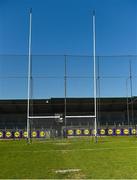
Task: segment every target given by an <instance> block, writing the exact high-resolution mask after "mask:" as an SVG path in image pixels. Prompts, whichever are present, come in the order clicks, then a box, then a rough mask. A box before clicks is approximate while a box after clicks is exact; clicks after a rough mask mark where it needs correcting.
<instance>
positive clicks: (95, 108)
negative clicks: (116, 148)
mask: <svg viewBox="0 0 137 180" xmlns="http://www.w3.org/2000/svg"><path fill="white" fill-rule="evenodd" d="M92 22H93V64H94V65H93V66H94V119H95V142H97V90H96V25H95V23H96V19H95V10H94V11H93V19H92Z"/></svg>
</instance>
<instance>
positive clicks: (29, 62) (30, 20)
mask: <svg viewBox="0 0 137 180" xmlns="http://www.w3.org/2000/svg"><path fill="white" fill-rule="evenodd" d="M92 21H93V66H94V70H93V71H94V81H93V82H94V83H93V84H94V114H93V115H83V116H82V115H81V116H71V115H69V116H68V115H67V114H66V95H67V90H66V58H65V77H64V80H65V81H64V82H65V98H64V99H65V112H64V123H65V128H67V121H66V119H69V118H94V130H95V133H94V136H95V142H97V113H96V111H97V103H96V43H95V42H96V41H95V11H93V19H92ZM31 43H32V9H31V10H30V15H29V51H28V90H27V91H28V95H27V96H28V97H27V141H28V143H30V139H31V134H30V133H31V132H30V120H31V119H60V118H61V117H60V115H55V116H31V115H30V98H31ZM66 130H67V129H66ZM66 130H65V131H66ZM65 133H66V132H65Z"/></svg>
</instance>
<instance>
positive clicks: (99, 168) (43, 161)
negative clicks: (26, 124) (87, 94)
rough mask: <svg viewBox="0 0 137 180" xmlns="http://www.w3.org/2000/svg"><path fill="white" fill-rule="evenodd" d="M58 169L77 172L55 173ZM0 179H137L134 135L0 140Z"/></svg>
mask: <svg viewBox="0 0 137 180" xmlns="http://www.w3.org/2000/svg"><path fill="white" fill-rule="evenodd" d="M60 169H80V171H79V172H67V173H64V174H62V173H56V172H55V171H56V170H60ZM0 178H1V179H9V178H12V179H52V178H53V179H64V178H73V179H74V178H77V179H78V178H79V179H84V178H88V179H108V178H109V179H131V178H132V179H137V138H136V137H102V138H99V141H98V143H97V144H95V143H94V142H93V139H91V138H75V139H66V140H47V141H36V140H35V141H33V142H32V144H26V141H25V140H20V141H19V140H16V141H14V140H11V141H0Z"/></svg>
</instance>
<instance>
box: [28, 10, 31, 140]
mask: <svg viewBox="0 0 137 180" xmlns="http://www.w3.org/2000/svg"><path fill="white" fill-rule="evenodd" d="M31 36H32V9H30V14H29V51H28V95H27V96H28V97H27V141H28V143H30V118H29V117H30V93H31V84H30V78H31Z"/></svg>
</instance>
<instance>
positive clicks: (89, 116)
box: [66, 115, 95, 118]
mask: <svg viewBox="0 0 137 180" xmlns="http://www.w3.org/2000/svg"><path fill="white" fill-rule="evenodd" d="M66 118H95V115H92V116H91V115H86V116H66Z"/></svg>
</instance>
